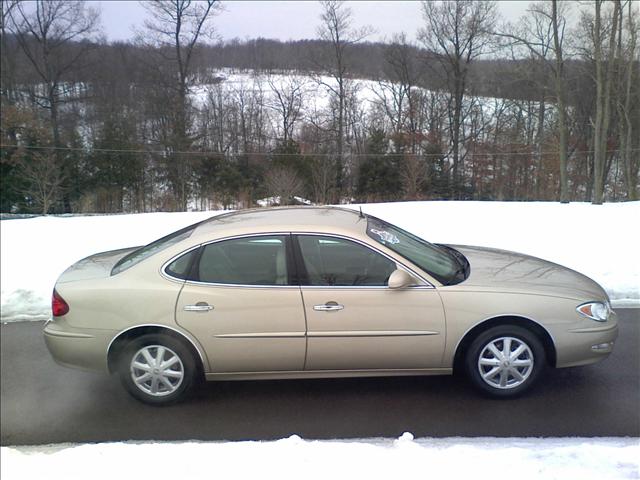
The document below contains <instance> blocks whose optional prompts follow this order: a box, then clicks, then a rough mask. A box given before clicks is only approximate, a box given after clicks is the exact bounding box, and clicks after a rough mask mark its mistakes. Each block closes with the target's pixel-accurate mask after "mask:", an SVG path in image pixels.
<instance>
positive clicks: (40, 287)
mask: <svg viewBox="0 0 640 480" xmlns="http://www.w3.org/2000/svg"><path fill="white" fill-rule="evenodd" d="M351 208H358V206H356V205H352V206H351ZM362 208H363V211H364V212H366V213H371V214H373V215H376V216H378V217H380V218H383V219H385V220H388V221H390V222H391V223H395V224H397V225H398V226H400V227H403V228H405V229H407V230H409V231H412V232H414V233H416V234H417V235H419V236H422V237H424V238H426V239H427V240H430V241H432V242H442V243H452V244H466V245H481V246H489V247H496V248H502V249H506V250H514V251H518V252H523V253H527V254H530V255H534V256H537V257H541V258H544V259H547V260H551V261H553V262H556V263H560V264H562V265H565V266H567V267H570V268H573V269H574V270H577V271H579V272H582V273H584V274H586V275H588V276H590V277H591V278H593V279H594V280H596V281H597V282H599V283H600V284H601V285H602V286H603V287H604V288H605V289H606V290H607V292H608V294H609V296H610V297H611V299H612V300H613V303H614V306H640V248H639V247H638V245H639V244H638V238H640V222H638V219H640V202H632V203H612V204H605V205H601V206H594V205H590V204H586V203H572V204H568V205H561V204H558V203H542V202H541V203H520V202H405V203H378V204H365V205H362ZM217 213H220V212H187V213H148V214H139V215H110V216H86V217H37V218H30V219H21V220H3V221H2V222H1V225H0V235H1V238H0V257H1V262H0V264H1V267H0V282H1V283H0V284H1V293H0V297H1V308H2V321H5V322H8V321H17V320H43V319H46V318H48V316H49V308H50V295H51V290H52V289H53V285H54V283H55V280H56V278H57V277H58V275H60V273H62V271H64V269H65V268H67V267H68V266H69V265H70V264H72V263H73V262H75V261H77V260H80V259H81V258H84V257H86V256H88V255H91V254H93V253H96V252H100V251H105V250H112V249H117V248H123V247H128V246H134V245H143V244H146V243H149V242H151V241H152V240H154V239H156V238H159V237H161V236H163V235H165V234H167V233H170V232H172V231H174V230H177V229H178V228H181V227H183V226H186V225H189V224H191V223H194V222H197V221H199V220H202V219H205V218H208V217H210V216H212V215H214V214H217Z"/></svg>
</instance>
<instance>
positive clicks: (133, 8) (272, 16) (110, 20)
mask: <svg viewBox="0 0 640 480" xmlns="http://www.w3.org/2000/svg"><path fill="white" fill-rule="evenodd" d="M88 3H89V4H90V5H92V6H97V7H99V8H100V10H101V11H102V15H101V17H102V25H103V27H104V33H105V35H106V37H107V40H109V41H113V40H126V39H130V38H131V37H132V36H133V35H132V27H133V26H134V25H137V26H141V25H142V23H143V21H144V19H145V14H146V11H145V10H144V8H142V6H141V5H140V4H139V3H138V2H135V1H90V2H88ZM346 3H347V4H348V6H349V8H351V10H352V11H353V18H354V21H355V23H356V25H357V26H362V25H371V26H372V27H374V29H375V30H376V32H377V33H376V34H375V35H372V36H371V37H370V38H369V39H370V40H384V39H385V38H390V37H391V35H392V34H393V33H399V32H402V31H404V32H406V33H407V35H408V36H409V37H410V38H415V34H416V31H417V30H418V28H420V27H421V25H422V22H423V20H422V14H421V8H420V2H417V1H415V2H414V1H355V2H354V1H349V2H346ZM222 4H223V7H224V10H223V12H222V13H220V14H219V15H218V17H217V19H216V21H215V25H216V29H217V31H218V35H219V36H220V38H221V39H222V40H230V39H232V38H240V39H246V38H257V37H264V38H274V39H280V40H290V39H294V40H297V39H303V38H316V37H317V35H316V29H317V27H318V24H319V16H320V5H319V3H318V2H316V1H225V2H222ZM528 4H529V2H526V1H500V2H498V10H499V12H500V14H501V15H502V16H503V17H504V18H505V19H507V20H511V21H514V20H517V19H518V18H519V17H520V16H521V15H523V14H525V11H526V8H527V6H528Z"/></svg>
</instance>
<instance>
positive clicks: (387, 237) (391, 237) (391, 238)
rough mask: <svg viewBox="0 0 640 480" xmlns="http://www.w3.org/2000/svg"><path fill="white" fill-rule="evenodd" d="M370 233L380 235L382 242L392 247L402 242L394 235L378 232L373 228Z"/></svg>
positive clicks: (383, 231)
mask: <svg viewBox="0 0 640 480" xmlns="http://www.w3.org/2000/svg"><path fill="white" fill-rule="evenodd" d="M370 232H371V233H375V234H376V235H378V236H379V237H380V240H382V241H383V242H385V243H390V244H391V245H394V244H396V243H400V240H399V239H398V237H396V236H395V235H394V234H393V233H389V232H387V231H386V230H378V229H376V228H372V229H370Z"/></svg>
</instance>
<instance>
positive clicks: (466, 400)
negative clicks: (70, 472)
mask: <svg viewBox="0 0 640 480" xmlns="http://www.w3.org/2000/svg"><path fill="white" fill-rule="evenodd" d="M617 312H618V316H619V319H620V337H619V339H618V343H617V345H616V348H615V351H614V353H613V354H612V355H611V356H610V357H609V358H608V359H607V360H605V361H604V362H601V363H599V364H597V365H592V366H588V367H581V368H571V369H561V370H548V371H547V372H546V374H545V376H544V377H543V378H542V379H541V381H540V382H539V383H538V384H537V385H536V387H535V388H534V389H533V390H532V391H531V392H529V393H528V394H527V395H526V396H525V397H523V398H520V399H517V400H509V401H500V400H490V399H486V398H483V397H480V396H478V395H477V394H476V392H475V391H474V390H473V389H472V388H471V387H470V386H469V385H468V384H467V382H466V381H465V379H464V378H463V377H459V378H458V377H422V378H421V377H404V378H377V379H340V380H304V381H300V380H297V381H292V380H289V381H259V382H220V383H207V384H205V385H203V386H201V387H198V389H197V390H196V392H195V394H194V395H193V396H192V398H190V399H189V400H188V401H186V402H185V403H182V404H178V405H175V406H171V407H166V408H154V407H148V406H145V405H143V404H141V403H138V402H137V401H136V400H134V399H132V398H131V397H130V396H129V395H128V394H127V393H126V392H125V391H124V389H123V388H122V387H121V386H120V383H119V381H118V379H117V377H115V376H113V377H108V376H106V375H100V374H93V373H85V372H82V371H78V370H71V369H67V368H64V367H60V366H58V365H56V364H55V363H54V362H53V360H52V359H51V358H50V356H49V353H48V352H47V350H46V347H45V345H44V341H43V339H42V334H41V329H42V323H16V324H7V325H2V327H1V336H2V342H1V347H2V351H1V360H2V363H1V366H0V374H1V376H0V382H1V393H2V395H1V403H0V421H1V423H0V429H1V444H2V445H3V446H5V445H33V444H47V443H62V442H104V441H121V440H266V439H275V438H282V437H286V436H289V435H291V434H294V433H295V434H298V435H300V436H301V437H303V438H356V437H397V436H399V435H401V434H402V433H403V432H405V431H409V432H412V433H413V434H414V435H415V436H416V437H448V436H498V437H503V436H518V437H529V436H544V437H546V436H554V437H555V436H587V437H591V436H636V437H637V436H640V410H639V405H640V335H639V333H640V328H639V327H640V309H635V310H633V309H624V310H623V309H618V310H617Z"/></svg>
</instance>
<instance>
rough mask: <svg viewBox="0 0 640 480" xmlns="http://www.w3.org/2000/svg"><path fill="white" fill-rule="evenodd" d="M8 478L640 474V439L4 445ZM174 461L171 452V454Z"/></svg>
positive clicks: (583, 479)
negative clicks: (157, 472)
mask: <svg viewBox="0 0 640 480" xmlns="http://www.w3.org/2000/svg"><path fill="white" fill-rule="evenodd" d="M1 455H2V462H1V471H0V473H1V477H2V479H3V480H11V479H15V478H46V479H47V480H57V479H60V480H73V479H83V480H84V479H85V478H87V477H91V478H92V479H94V480H100V479H105V480H111V479H113V478H117V477H122V476H123V475H124V477H126V478H137V477H140V478H144V477H146V476H148V474H149V472H150V469H151V471H153V470H154V467H155V469H156V470H157V471H159V472H161V476H162V477H163V478H212V477H216V478H261V479H272V478H273V479H278V480H284V479H289V478H291V479H296V480H298V479H300V478H305V479H309V480H313V479H319V480H326V479H327V478H338V479H342V478H352V479H358V478H364V479H367V480H375V479H385V480H387V479H391V478H414V477H416V476H417V477H420V478H492V477H495V476H496V475H497V476H505V475H506V476H507V477H515V478H518V480H527V479H539V478H549V479H550V478H557V479H580V480H590V479H594V480H596V479H597V480H600V479H603V478H606V479H609V480H613V479H637V478H638V472H639V464H638V462H639V460H638V459H640V444H639V441H638V439H629V438H618V439H614V438H566V439H534V438H507V439H498V438H475V439H464V438H445V439H432V438H424V439H418V440H414V439H413V435H411V434H410V433H405V434H403V435H402V436H401V437H400V438H399V439H397V440H392V439H368V440H366V441H364V440H353V441H346V440H336V441H306V440H302V439H300V437H298V436H296V435H294V436H292V437H289V438H287V439H283V440H278V441H274V442H233V443H200V442H187V443H134V442H127V443H105V444H88V445H55V446H53V445H52V446H43V447H2V450H1ZM163 459H164V460H163Z"/></svg>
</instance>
